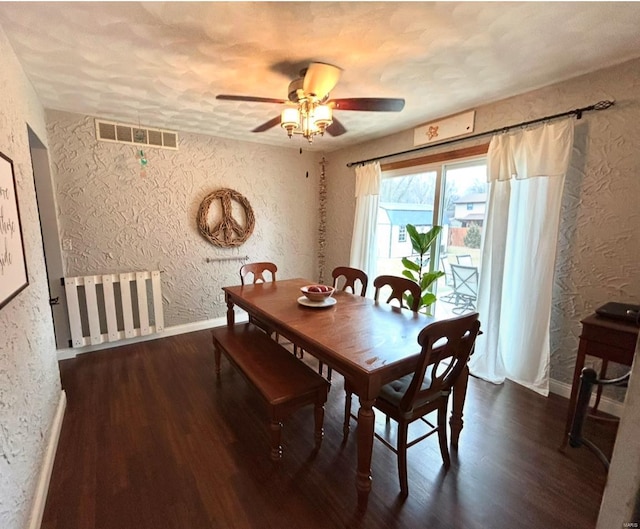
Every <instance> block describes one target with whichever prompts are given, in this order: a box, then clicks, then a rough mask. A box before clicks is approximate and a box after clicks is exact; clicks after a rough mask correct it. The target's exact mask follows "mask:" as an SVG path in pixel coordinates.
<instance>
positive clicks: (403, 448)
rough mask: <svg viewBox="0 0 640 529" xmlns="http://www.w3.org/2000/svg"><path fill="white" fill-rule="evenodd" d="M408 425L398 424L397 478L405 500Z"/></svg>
mask: <svg viewBox="0 0 640 529" xmlns="http://www.w3.org/2000/svg"><path fill="white" fill-rule="evenodd" d="M408 429H409V425H408V424H407V423H405V422H399V423H398V446H397V448H396V450H397V454H398V477H399V478H400V494H401V495H402V496H403V497H404V498H406V497H407V496H408V495H409V479H408V478H407V431H408Z"/></svg>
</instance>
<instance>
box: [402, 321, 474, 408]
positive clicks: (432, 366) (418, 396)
mask: <svg viewBox="0 0 640 529" xmlns="http://www.w3.org/2000/svg"><path fill="white" fill-rule="evenodd" d="M479 331H480V321H479V320H478V313H477V312H472V313H470V314H465V315H464V316H458V317H457V318H450V319H448V320H441V321H437V322H435V323H431V324H429V325H427V326H426V327H425V328H424V329H422V331H420V334H419V335H418V343H419V344H420V345H421V347H422V350H421V352H420V358H419V359H418V364H417V366H416V370H415V373H414V375H413V378H412V380H411V383H410V384H409V387H408V388H407V391H406V393H405V394H404V396H403V397H402V400H401V401H400V409H401V410H402V411H411V410H413V409H414V406H417V405H419V404H420V403H426V402H431V401H432V400H433V398H436V397H438V396H447V395H448V394H449V392H450V391H451V388H452V387H453V385H454V384H455V383H456V380H457V379H458V377H459V376H460V374H461V373H462V371H463V369H464V367H465V365H466V364H467V362H468V360H469V356H470V355H471V351H473V346H474V344H475V341H476V337H477V336H478V332H479ZM427 370H428V375H427ZM425 378H427V380H426V381H427V382H428V383H427V384H424V382H425Z"/></svg>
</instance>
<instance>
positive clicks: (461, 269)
mask: <svg viewBox="0 0 640 529" xmlns="http://www.w3.org/2000/svg"><path fill="white" fill-rule="evenodd" d="M451 276H452V277H453V301H452V302H453V303H454V304H455V307H454V308H453V309H452V310H451V312H453V313H454V314H462V313H464V312H469V311H471V310H475V308H476V300H477V298H478V269H477V268H476V267H475V266H464V265H457V264H452V265H451Z"/></svg>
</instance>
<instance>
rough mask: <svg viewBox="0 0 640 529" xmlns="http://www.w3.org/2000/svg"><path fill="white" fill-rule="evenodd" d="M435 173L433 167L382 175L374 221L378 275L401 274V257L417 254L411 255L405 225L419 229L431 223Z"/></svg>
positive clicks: (426, 228)
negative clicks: (428, 169) (397, 174)
mask: <svg viewBox="0 0 640 529" xmlns="http://www.w3.org/2000/svg"><path fill="white" fill-rule="evenodd" d="M436 177H437V172H436V171H426V172H421V173H416V174H409V175H404V176H391V177H384V178H383V179H382V183H381V186H380V206H379V209H378V225H377V231H378V240H377V243H378V261H377V272H376V273H377V274H378V275H383V274H389V275H395V276H399V275H402V271H403V270H404V266H403V265H402V258H403V257H410V256H413V257H414V258H416V257H417V256H415V255H413V249H412V246H411V240H410V239H409V237H408V236H407V234H406V225H407V224H413V225H414V226H415V227H416V229H417V230H418V231H420V232H425V231H428V230H429V229H430V228H431V226H433V204H434V197H435V189H436Z"/></svg>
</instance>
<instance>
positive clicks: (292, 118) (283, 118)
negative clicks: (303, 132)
mask: <svg viewBox="0 0 640 529" xmlns="http://www.w3.org/2000/svg"><path fill="white" fill-rule="evenodd" d="M280 126H281V127H282V128H283V129H285V130H286V131H287V134H288V135H289V137H291V136H292V135H293V131H294V130H295V129H297V128H298V127H299V126H300V112H299V110H298V109H297V108H295V107H287V108H285V109H284V110H283V111H282V114H280Z"/></svg>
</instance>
